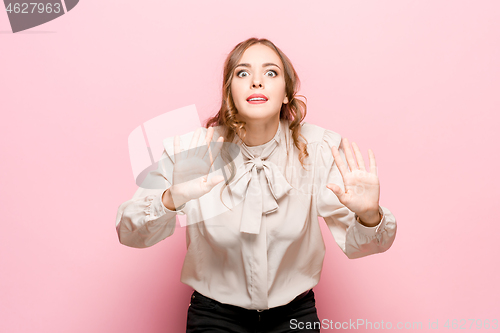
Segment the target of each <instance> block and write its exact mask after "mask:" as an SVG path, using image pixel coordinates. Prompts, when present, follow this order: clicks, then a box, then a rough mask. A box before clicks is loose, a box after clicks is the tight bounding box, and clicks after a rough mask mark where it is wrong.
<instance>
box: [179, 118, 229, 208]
mask: <svg viewBox="0 0 500 333" xmlns="http://www.w3.org/2000/svg"><path fill="white" fill-rule="evenodd" d="M213 131H214V130H213V127H210V128H209V129H208V130H207V133H206V137H205V142H206V145H204V146H201V147H197V145H196V143H197V142H198V138H199V136H200V133H201V129H198V130H197V131H196V132H195V133H194V135H193V138H192V140H191V143H190V146H189V149H188V150H182V149H181V146H180V142H179V139H180V138H179V136H175V138H174V154H175V164H174V169H173V174H172V187H171V189H170V191H171V193H172V198H173V200H174V204H175V206H179V205H181V204H183V203H185V202H187V201H189V200H193V199H198V198H199V197H201V196H203V195H204V194H206V193H208V192H210V190H211V189H212V188H213V187H214V186H215V185H217V184H218V183H220V182H221V181H222V180H224V177H223V176H220V175H217V176H214V177H212V178H211V179H210V180H208V175H209V173H210V169H211V167H212V164H213V162H214V160H215V158H216V157H217V155H218V154H219V152H220V150H221V148H222V143H223V140H224V138H223V137H222V136H221V137H220V138H219V139H218V140H217V142H216V143H215V145H214V147H213V149H210V145H211V144H210V142H211V140H212V135H213ZM212 145H213V144H212ZM197 148H198V149H197Z"/></svg>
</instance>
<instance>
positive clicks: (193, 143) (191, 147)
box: [187, 128, 201, 157]
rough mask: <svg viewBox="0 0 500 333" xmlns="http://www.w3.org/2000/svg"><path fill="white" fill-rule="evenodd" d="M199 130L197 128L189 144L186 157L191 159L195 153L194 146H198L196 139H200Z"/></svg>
mask: <svg viewBox="0 0 500 333" xmlns="http://www.w3.org/2000/svg"><path fill="white" fill-rule="evenodd" d="M200 133H201V128H198V129H197V130H196V131H195V132H194V134H193V137H192V139H191V143H190V144H189V150H188V154H187V157H193V156H194V154H195V152H196V146H197V145H198V139H199V138H200Z"/></svg>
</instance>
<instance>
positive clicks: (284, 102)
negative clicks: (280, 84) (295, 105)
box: [283, 96, 288, 104]
mask: <svg viewBox="0 0 500 333" xmlns="http://www.w3.org/2000/svg"><path fill="white" fill-rule="evenodd" d="M287 103H288V97H286V96H285V99H284V100H283V104H287Z"/></svg>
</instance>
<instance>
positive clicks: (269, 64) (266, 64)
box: [235, 62, 281, 69]
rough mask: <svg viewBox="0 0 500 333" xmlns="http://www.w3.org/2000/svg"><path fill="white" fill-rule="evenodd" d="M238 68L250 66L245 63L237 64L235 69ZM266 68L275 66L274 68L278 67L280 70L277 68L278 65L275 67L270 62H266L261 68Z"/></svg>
mask: <svg viewBox="0 0 500 333" xmlns="http://www.w3.org/2000/svg"><path fill="white" fill-rule="evenodd" d="M240 66H242V67H252V66H251V65H250V64H247V63H242V64H238V65H237V66H236V67H235V68H238V67H240ZM268 66H276V67H278V68H279V69H281V67H280V66H278V65H276V64H274V63H272V62H266V63H265V64H262V67H268Z"/></svg>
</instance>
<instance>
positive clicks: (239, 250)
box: [116, 120, 396, 310]
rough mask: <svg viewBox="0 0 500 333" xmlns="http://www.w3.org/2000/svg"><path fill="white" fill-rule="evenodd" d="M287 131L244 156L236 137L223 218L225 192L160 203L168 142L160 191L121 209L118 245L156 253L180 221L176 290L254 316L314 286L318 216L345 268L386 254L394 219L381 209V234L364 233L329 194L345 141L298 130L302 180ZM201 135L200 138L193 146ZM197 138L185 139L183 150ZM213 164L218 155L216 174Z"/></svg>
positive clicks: (144, 191) (321, 251)
mask: <svg viewBox="0 0 500 333" xmlns="http://www.w3.org/2000/svg"><path fill="white" fill-rule="evenodd" d="M288 124H289V123H288V121H286V120H281V121H280V125H279V127H278V130H277V132H276V135H275V136H274V138H273V139H272V140H270V141H269V142H267V143H265V144H263V145H260V146H254V147H248V146H246V145H245V144H244V143H243V142H242V141H241V139H240V138H239V137H238V136H236V137H235V140H233V143H234V144H237V145H236V146H234V147H238V148H240V150H239V152H238V154H237V156H236V158H235V160H234V162H235V165H236V167H237V169H236V170H237V173H236V177H235V178H234V179H233V181H232V182H231V183H230V184H229V186H227V187H226V189H225V190H224V192H223V194H222V198H223V201H224V204H225V205H227V206H228V207H229V208H228V207H226V206H225V205H224V204H223V203H222V202H221V200H220V191H221V188H222V185H223V183H224V182H221V183H219V184H218V185H217V186H215V187H214V188H213V189H212V191H211V192H209V193H208V194H206V195H204V196H202V197H201V198H199V199H196V200H191V201H189V202H187V203H186V204H184V205H183V206H181V207H179V208H178V210H177V211H171V210H169V209H168V208H166V207H165V206H164V205H163V203H162V200H161V198H162V195H163V193H164V192H165V189H166V188H168V187H170V184H171V180H172V168H173V164H174V163H175V157H174V156H173V155H174V154H173V152H174V149H173V138H172V137H171V138H167V139H165V140H164V141H163V145H164V148H165V150H164V152H163V155H162V159H161V163H160V164H159V167H158V170H156V172H152V173H150V176H151V177H153V178H152V179H155V182H156V186H147V185H146V186H141V188H139V190H138V191H137V192H136V193H135V195H134V197H133V198H132V199H131V200H128V201H126V202H124V203H122V204H121V205H120V206H119V208H118V214H117V216H116V230H117V232H118V238H119V240H120V242H121V243H122V244H124V245H127V246H131V247H137V248H144V247H148V246H152V245H154V244H156V243H158V242H159V241H161V240H163V239H165V238H166V237H168V236H170V235H172V234H173V232H174V230H175V225H176V215H177V214H181V215H184V214H185V215H186V218H187V226H186V233H187V235H186V236H187V254H186V257H185V260H184V265H183V268H182V274H181V281H182V282H183V283H185V284H187V285H189V286H191V287H192V288H194V289H195V290H197V291H198V292H199V293H201V294H203V295H205V296H207V297H210V298H212V299H215V300H217V301H219V302H221V303H227V304H232V305H236V306H240V307H243V308H247V309H260V310H263V309H268V308H272V307H276V306H280V305H284V304H287V303H289V302H290V301H291V300H293V299H294V298H295V297H296V296H297V295H299V294H301V293H303V292H304V291H306V290H308V289H311V288H312V287H314V286H315V285H316V284H317V283H318V282H319V279H320V275H321V269H322V266H323V259H324V255H325V245H324V242H323V237H322V234H321V229H320V225H319V221H318V216H320V217H323V218H324V220H325V222H326V223H327V225H328V227H329V229H330V231H331V233H332V235H333V237H334V239H335V241H336V242H337V244H338V245H339V247H340V248H341V249H342V251H344V253H345V254H346V255H347V257H349V258H351V259H354V258H360V257H363V256H367V255H370V254H374V253H380V252H384V251H386V250H387V249H389V247H390V246H391V245H392V243H393V241H394V238H395V236H396V219H395V217H394V215H393V214H392V213H391V212H390V211H389V210H388V209H387V208H385V207H381V206H380V207H379V211H380V213H381V214H382V220H381V221H380V223H379V224H378V225H377V226H374V227H366V226H363V225H362V224H360V223H359V221H358V217H357V216H356V214H354V213H353V212H352V211H350V210H349V209H348V208H347V207H345V206H344V205H342V204H341V203H340V202H339V200H338V198H337V196H336V195H335V194H334V193H333V192H332V191H331V190H329V189H328V188H327V187H326V184H328V183H335V184H337V185H339V186H340V187H341V188H344V183H343V180H342V176H341V174H340V171H339V169H338V168H337V165H336V164H335V163H334V158H333V155H332V152H331V147H332V146H334V145H335V146H336V147H337V148H338V149H339V152H340V155H341V156H342V158H343V160H344V163H346V165H347V162H346V159H345V155H344V151H343V149H342V147H340V142H341V136H340V135H339V134H337V133H335V132H333V131H330V130H326V129H323V128H321V127H319V126H316V125H312V124H309V123H303V124H302V128H301V134H302V135H303V136H304V137H305V138H306V139H307V151H308V153H309V157H308V158H306V159H305V163H306V164H307V165H306V169H307V170H304V169H303V168H302V166H301V164H300V161H299V158H298V157H299V151H298V149H297V148H296V147H295V146H293V140H292V138H291V131H290V130H289V128H288ZM219 129H220V128H219V127H215V128H214V135H213V138H212V141H213V142H215V141H217V139H218V138H219V137H220V135H221V134H220V133H219ZM206 130H207V129H205V128H204V129H203V131H202V133H201V134H200V136H199V144H198V145H199V146H201V145H202V144H204V142H203V140H204V138H205V133H206ZM193 133H194V132H190V133H187V134H185V135H183V136H181V145H182V146H184V149H186V147H189V144H190V142H191V138H192V136H193ZM301 140H302V139H301ZM287 147H288V151H289V154H288V155H287ZM218 160H219V162H220V155H219V157H218V158H217V160H216V163H215V164H217V163H218ZM219 165H222V164H219ZM223 170H224V171H225V174H226V175H227V176H229V171H228V170H229V169H227V168H226V167H224V168H219V170H217V171H216V172H215V173H214V174H222V171H223ZM155 177H156V178H155ZM149 181H151V180H149ZM158 184H161V185H160V186H158ZM143 187H149V188H143ZM151 187H155V188H151Z"/></svg>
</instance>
